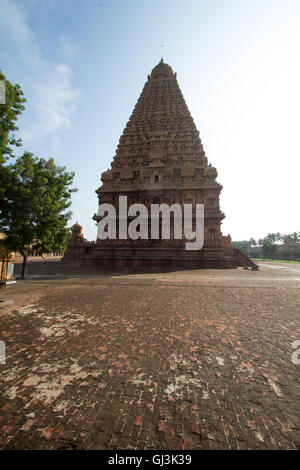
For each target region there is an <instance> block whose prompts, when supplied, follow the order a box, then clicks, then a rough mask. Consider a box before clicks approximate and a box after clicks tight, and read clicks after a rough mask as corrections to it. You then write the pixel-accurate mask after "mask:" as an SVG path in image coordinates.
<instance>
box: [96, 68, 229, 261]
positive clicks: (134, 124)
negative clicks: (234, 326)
mask: <svg viewBox="0 0 300 470" xmlns="http://www.w3.org/2000/svg"><path fill="white" fill-rule="evenodd" d="M216 178H217V171H216V169H215V168H214V167H212V166H211V165H210V164H208V162H207V158H206V156H205V152H204V150H203V146H202V143H201V140H200V137H199V132H198V131H197V129H196V126H195V124H194V121H193V118H192V117H191V115H190V112H189V110H188V108H187V105H186V103H185V100H184V98H183V96H182V93H181V91H180V88H179V85H178V82H177V77H176V73H174V72H173V70H172V68H171V67H170V66H169V65H168V64H166V63H164V62H163V60H161V61H160V62H159V64H158V65H157V66H156V67H154V69H153V70H152V72H151V75H148V80H147V82H146V83H145V85H144V88H143V90H142V93H141V95H140V97H139V99H138V101H137V104H136V106H135V108H134V110H133V112H132V115H131V117H130V118H129V121H128V123H127V125H126V127H125V129H124V132H123V134H122V136H121V138H120V141H119V145H118V147H117V150H116V155H115V156H114V158H113V161H112V164H111V169H109V170H108V171H106V172H104V173H103V174H102V177H101V181H102V185H101V186H100V188H99V189H98V190H97V191H96V193H97V194H98V198H99V204H102V203H110V204H113V205H114V206H115V208H116V210H118V202H119V196H121V195H122V196H127V200H128V206H130V205H131V204H133V203H142V204H144V205H146V206H147V207H148V208H149V210H150V205H151V204H152V203H160V204H161V203H167V204H169V205H172V204H173V203H179V204H181V205H183V204H185V203H186V204H187V203H189V204H192V205H193V207H195V205H196V204H197V203H202V204H204V206H205V244H204V247H203V249H202V250H198V251H190V252H188V251H186V250H185V249H184V245H185V241H186V240H184V238H183V239H182V240H174V239H172V238H171V239H170V240H163V239H161V238H160V239H159V240H151V239H149V240H141V239H138V240H130V239H127V240H119V239H118V237H117V239H116V240H110V239H107V240H99V239H98V240H97V245H96V246H95V247H94V248H93V249H92V250H91V251H92V252H91V253H90V262H92V261H94V262H95V261H96V262H99V263H100V264H103V265H118V266H122V265H128V264H130V265H136V266H138V265H143V266H145V265H149V264H150V265H153V264H154V265H162V266H167V265H171V266H176V265H183V266H198V267H226V266H228V267H230V266H231V261H230V259H229V258H230V257H228V256H225V254H224V248H223V246H222V234H221V230H220V226H221V221H222V219H223V218H224V214H223V213H222V212H221V210H220V207H219V196H220V192H221V189H222V186H221V185H220V184H219V183H218V182H217V181H216ZM93 219H94V220H96V221H97V222H98V221H99V220H100V219H101V217H99V216H98V215H97V214H95V215H94V217H93ZM87 261H88V260H87Z"/></svg>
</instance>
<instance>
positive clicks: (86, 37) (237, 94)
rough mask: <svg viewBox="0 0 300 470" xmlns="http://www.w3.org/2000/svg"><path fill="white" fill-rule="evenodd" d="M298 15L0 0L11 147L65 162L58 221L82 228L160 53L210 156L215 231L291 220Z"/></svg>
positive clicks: (299, 149) (89, 225) (204, 5)
mask: <svg viewBox="0 0 300 470" xmlns="http://www.w3.org/2000/svg"><path fill="white" fill-rule="evenodd" d="M299 24H300V1H299V0H264V1H261V0H242V1H241V0H101V1H99V0H0V69H1V70H2V72H3V73H4V74H5V76H6V78H7V79H8V80H10V81H11V82H12V83H19V84H20V85H21V87H22V89H23V91H24V94H25V97H26V98H27V103H26V111H24V113H23V114H22V116H21V117H20V119H19V122H18V125H19V128H20V130H19V136H21V137H22V140H23V147H22V149H21V150H18V151H17V152H16V155H20V154H21V153H20V152H23V151H25V150H26V151H30V152H32V153H34V154H35V155H37V156H39V157H43V158H48V157H53V158H54V159H55V161H56V163H57V164H58V165H61V166H66V168H67V170H68V171H74V172H75V179H74V186H75V187H77V188H78V192H77V193H74V194H73V195H72V211H73V217H72V220H71V222H70V224H72V223H75V222H79V223H80V224H81V225H82V227H83V233H84V236H85V237H86V238H87V239H89V240H95V239H96V233H97V227H96V226H95V221H92V217H93V215H94V213H95V212H97V206H98V200H97V195H96V194H95V190H96V189H97V188H98V187H99V186H100V185H101V181H100V177H101V173H102V172H103V171H106V170H107V169H108V168H109V167H110V163H111V161H112V159H113V157H114V155H115V151H116V147H117V145H118V142H119V138H120V136H121V134H122V132H123V129H124V127H125V126H126V123H127V121H128V119H129V116H130V115H131V113H132V111H133V108H134V106H135V103H136V101H137V99H138V97H139V95H140V93H141V91H142V88H143V85H144V83H145V81H146V79H147V75H148V74H149V73H150V72H151V70H152V68H153V67H154V66H155V65H156V64H157V63H158V62H159V60H160V59H161V56H162V54H163V56H164V61H165V62H167V63H168V64H170V65H171V67H172V68H173V70H174V71H176V72H177V79H178V83H179V86H180V88H181V91H182V93H183V96H184V97H185V100H186V103H187V106H188V108H189V110H190V112H191V115H192V117H193V118H194V121H195V124H196V126H197V129H198V130H199V131H200V137H201V140H202V143H203V146H204V150H205V153H206V156H207V158H208V161H209V163H211V164H212V165H213V166H215V167H216V168H217V171H218V178H217V181H218V182H219V183H220V184H221V185H222V186H223V190H222V192H221V197H220V204H221V209H222V211H223V212H224V213H225V216H226V218H225V220H224V222H223V224H222V231H223V233H224V234H225V235H227V234H228V233H230V234H231V236H232V238H233V240H242V239H249V238H250V237H254V238H255V239H258V238H261V237H264V236H265V235H266V234H267V233H269V232H282V233H290V232H294V231H300V224H299V179H300V163H299V162H300V138H299V137H300V127H299V123H300V85H299V84H300V27H299ZM162 45H163V47H162Z"/></svg>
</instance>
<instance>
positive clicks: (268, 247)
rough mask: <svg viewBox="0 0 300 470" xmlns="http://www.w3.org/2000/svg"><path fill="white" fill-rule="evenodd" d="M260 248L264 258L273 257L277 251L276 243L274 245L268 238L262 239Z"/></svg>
mask: <svg viewBox="0 0 300 470" xmlns="http://www.w3.org/2000/svg"><path fill="white" fill-rule="evenodd" d="M262 249H263V257H264V258H271V259H274V258H275V254H276V253H277V251H278V245H275V244H274V243H272V242H271V241H270V240H267V239H264V240H262Z"/></svg>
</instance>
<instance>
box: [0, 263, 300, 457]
mask: <svg viewBox="0 0 300 470" xmlns="http://www.w3.org/2000/svg"><path fill="white" fill-rule="evenodd" d="M53 266H54V264H53V265H52V268H51V269H52V274H53V275H54V274H55V273H56V271H55V269H54V268H53ZM57 269H58V271H57V272H59V268H57ZM103 276H104V277H98V278H97V277H95V276H94V277H91V276H89V277H88V276H86V277H81V278H79V277H77V278H65V279H51V280H40V281H38V280H35V281H27V282H20V281H19V282H18V283H17V284H15V285H11V286H9V287H7V288H6V289H3V290H2V291H1V293H0V299H1V300H2V301H6V302H0V306H1V307H0V322H1V323H0V324H1V330H0V339H1V340H3V341H5V343H6V349H7V361H6V364H5V365H1V364H0V380H1V382H0V389H1V393H0V448H2V449H60V448H70V449H112V450H113V449H299V448H300V407H299V398H300V365H299V366H297V365H295V364H293V363H292V361H291V355H292V353H293V350H292V348H291V343H292V342H293V341H294V340H297V339H300V315H299V304H300V302H299V300H300V291H299V286H300V271H297V269H295V270H294V271H291V270H287V269H273V268H270V267H268V266H263V267H262V268H261V271H260V272H252V271H243V270H240V269H239V270H228V271H213V270H203V271H195V270H193V271H185V272H174V273H160V274H155V273H151V274H146V273H144V274H142V273H140V274H135V275H134V274H132V275H125V274H118V275H114V276H112V275H110V274H109V273H108V274H104V275H103Z"/></svg>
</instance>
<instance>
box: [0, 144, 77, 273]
mask: <svg viewBox="0 0 300 470" xmlns="http://www.w3.org/2000/svg"><path fill="white" fill-rule="evenodd" d="M3 178H6V181H5V197H4V198H3V200H2V201H1V212H0V227H1V230H2V232H4V234H5V236H6V239H5V245H6V246H7V248H8V249H9V250H11V251H18V252H19V253H21V255H22V256H23V268H22V278H25V277H26V262H27V256H28V255H30V254H31V253H33V252H35V253H39V254H43V253H50V252H53V251H64V249H65V247H66V244H67V241H68V237H69V235H70V230H69V229H68V228H67V226H66V224H67V222H68V220H69V219H70V217H71V215H72V213H71V212H70V211H68V212H66V209H68V208H69V207H70V205H71V201H70V198H71V193H73V192H74V191H77V189H74V188H70V185H72V183H73V178H74V173H68V172H66V171H65V167H59V166H56V165H55V163H54V160H53V159H52V158H50V159H49V160H45V159H43V158H37V157H34V156H33V154H31V153H29V152H25V153H24V154H23V155H22V156H21V157H19V158H18V159H17V160H16V161H15V162H14V163H13V164H10V165H6V166H2V168H0V187H1V185H2V183H3V184H4V181H3Z"/></svg>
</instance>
